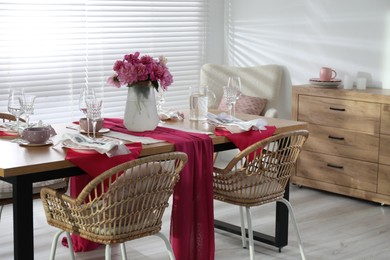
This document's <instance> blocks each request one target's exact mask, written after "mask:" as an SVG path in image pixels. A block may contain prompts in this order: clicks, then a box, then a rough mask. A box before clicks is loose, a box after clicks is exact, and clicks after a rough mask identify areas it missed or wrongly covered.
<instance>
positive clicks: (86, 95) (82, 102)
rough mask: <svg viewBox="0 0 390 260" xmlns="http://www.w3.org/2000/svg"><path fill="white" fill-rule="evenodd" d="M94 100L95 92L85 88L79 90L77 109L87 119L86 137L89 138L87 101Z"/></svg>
mask: <svg viewBox="0 0 390 260" xmlns="http://www.w3.org/2000/svg"><path fill="white" fill-rule="evenodd" d="M94 99H96V94H95V90H94V89H93V88H88V87H85V88H83V89H81V92H80V97H79V109H80V111H81V112H83V114H84V116H85V117H86V118H87V126H88V131H87V135H88V136H89V132H90V131H89V130H90V129H89V119H88V117H87V101H89V100H94Z"/></svg>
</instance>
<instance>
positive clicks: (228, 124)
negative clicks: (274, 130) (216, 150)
mask: <svg viewBox="0 0 390 260" xmlns="http://www.w3.org/2000/svg"><path fill="white" fill-rule="evenodd" d="M207 119H208V121H209V122H210V123H212V124H214V125H215V126H216V127H217V128H224V129H226V130H228V131H229V132H230V133H242V132H245V131H249V130H266V128H265V126H266V125H267V121H265V120H264V119H260V118H259V119H253V120H249V121H242V120H241V119H238V118H235V117H232V116H229V115H228V114H226V113H221V114H219V115H215V114H213V113H207Z"/></svg>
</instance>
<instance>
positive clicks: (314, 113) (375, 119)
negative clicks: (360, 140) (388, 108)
mask: <svg viewBox="0 0 390 260" xmlns="http://www.w3.org/2000/svg"><path fill="white" fill-rule="evenodd" d="M380 112H381V106H380V104H376V103H369V102H362V101H353V100H344V99H335V98H324V97H313V96H305V95H300V96H299V107H298V121H304V122H308V123H313V124H318V125H323V126H332V127H337V128H343V129H349V130H357V131H362V132H366V133H371V134H374V133H379V127H380Z"/></svg>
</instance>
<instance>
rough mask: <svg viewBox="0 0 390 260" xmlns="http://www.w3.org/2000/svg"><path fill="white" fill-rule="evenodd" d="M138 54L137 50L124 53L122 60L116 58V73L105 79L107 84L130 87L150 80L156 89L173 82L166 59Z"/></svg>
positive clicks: (165, 86)
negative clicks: (132, 52)
mask: <svg viewBox="0 0 390 260" xmlns="http://www.w3.org/2000/svg"><path fill="white" fill-rule="evenodd" d="M139 55H140V53H139V52H135V53H134V54H126V55H124V57H123V60H117V61H116V62H115V64H114V67H113V70H114V71H115V73H116V74H115V75H113V76H111V77H109V78H108V79H107V84H109V85H112V86H114V87H118V88H119V87H121V86H128V87H131V85H133V84H136V83H137V82H143V81H151V82H152V85H153V86H154V87H155V88H156V89H157V90H158V88H159V87H161V88H162V90H167V89H168V86H170V85H171V84H172V83H173V77H172V75H171V73H170V72H169V70H168V67H167V66H166V64H167V59H166V58H165V57H164V56H159V58H158V60H155V59H153V58H152V57H151V56H149V55H144V56H142V57H139ZM145 85H147V84H145Z"/></svg>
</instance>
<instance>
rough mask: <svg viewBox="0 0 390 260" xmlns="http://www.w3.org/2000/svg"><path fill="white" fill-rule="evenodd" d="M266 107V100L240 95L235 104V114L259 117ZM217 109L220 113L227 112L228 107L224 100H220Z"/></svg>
mask: <svg viewBox="0 0 390 260" xmlns="http://www.w3.org/2000/svg"><path fill="white" fill-rule="evenodd" d="M266 105H267V99H265V98H260V97H251V96H246V95H241V96H240V98H239V99H238V100H237V102H236V112H237V113H245V114H252V115H260V114H261V112H262V111H263V110H264V108H265V106H266ZM218 109H219V110H222V111H228V106H227V104H226V102H225V99H224V98H222V99H221V103H219V107H218Z"/></svg>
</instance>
